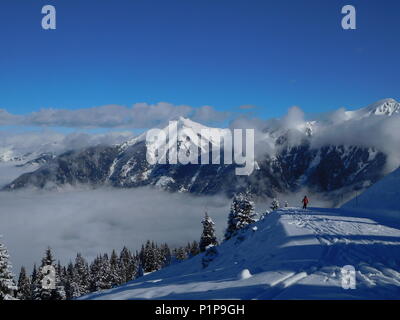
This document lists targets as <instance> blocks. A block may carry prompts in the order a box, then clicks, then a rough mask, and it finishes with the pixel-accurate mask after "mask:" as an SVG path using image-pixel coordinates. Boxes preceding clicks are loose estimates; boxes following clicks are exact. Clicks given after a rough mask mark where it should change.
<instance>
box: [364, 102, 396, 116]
mask: <svg viewBox="0 0 400 320" xmlns="http://www.w3.org/2000/svg"><path fill="white" fill-rule="evenodd" d="M365 110H366V111H367V114H368V115H387V116H391V115H393V114H396V113H400V104H399V103H398V102H397V101H396V100H394V99H392V98H388V99H383V100H379V101H377V102H375V103H373V104H371V105H370V106H368V107H366V108H365Z"/></svg>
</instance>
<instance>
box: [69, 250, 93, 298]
mask: <svg viewBox="0 0 400 320" xmlns="http://www.w3.org/2000/svg"><path fill="white" fill-rule="evenodd" d="M73 269H74V270H73V276H74V283H75V284H76V288H77V292H75V295H76V296H78V297H79V296H81V295H84V294H87V293H89V291H90V290H89V287H90V273H89V266H88V264H87V262H86V260H85V259H84V258H83V257H82V255H81V254H80V253H78V254H77V255H76V258H75V264H74V267H73Z"/></svg>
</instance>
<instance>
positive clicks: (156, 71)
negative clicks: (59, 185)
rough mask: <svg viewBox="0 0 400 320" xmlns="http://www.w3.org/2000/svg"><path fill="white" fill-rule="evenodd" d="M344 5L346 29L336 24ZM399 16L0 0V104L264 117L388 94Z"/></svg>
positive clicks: (394, 76)
mask: <svg viewBox="0 0 400 320" xmlns="http://www.w3.org/2000/svg"><path fill="white" fill-rule="evenodd" d="M46 4H52V5H54V6H55V7H56V9H57V30H55V31H44V30H43V29H42V28H41V18H42V14H41V8H42V6H43V5H46ZM345 4H352V5H354V6H355V7H356V9H357V30H347V31H345V30H343V29H342V28H341V18H342V14H341V12H340V11H341V8H342V6H343V5H345ZM399 13H400V2H399V1H395V0H393V1H390V0H381V1H377V0H368V1H366V0H363V1H359V0H347V1H328V0H303V1H293V0H280V1H267V0H263V1H254V0H230V1H227V0H190V1H189V0H157V1H156V0H113V1H111V0H79V1H77V0H46V1H41V0H35V1H26V0H2V1H1V3H0V41H1V50H0V109H5V110H7V112H9V113H11V114H14V115H21V114H27V113H31V112H33V111H39V110H40V109H42V108H55V109H69V110H76V109H81V108H89V107H96V106H102V105H108V104H117V105H123V106H132V105H133V104H134V103H137V102H146V103H149V104H154V103H157V102H160V101H165V102H169V103H172V104H174V105H181V104H185V105H190V106H193V107H200V106H203V105H211V106H213V107H214V108H215V109H216V110H219V111H231V112H232V111H238V110H239V106H241V105H256V106H257V107H258V108H256V109H254V110H253V112H256V113H257V114H258V115H259V116H261V117H263V118H269V117H280V116H282V115H283V114H285V113H286V111H287V109H288V108H289V107H290V106H292V105H298V106H300V107H301V108H302V109H303V110H304V111H306V112H325V111H329V110H333V109H337V108H339V107H342V106H344V107H347V108H349V109H352V108H359V107H362V106H365V105H368V104H370V103H372V102H375V101H377V100H379V99H382V98H388V97H392V98H395V99H397V100H399V99H400V78H399V74H400V63H399V52H400V41H399V33H400V27H399V24H398V17H399Z"/></svg>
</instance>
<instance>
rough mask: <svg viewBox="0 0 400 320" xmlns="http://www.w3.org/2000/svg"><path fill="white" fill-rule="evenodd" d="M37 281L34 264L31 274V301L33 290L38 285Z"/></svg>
mask: <svg viewBox="0 0 400 320" xmlns="http://www.w3.org/2000/svg"><path fill="white" fill-rule="evenodd" d="M38 281H39V276H38V271H37V267H36V263H35V264H34V265H33V270H32V274H31V299H34V296H33V293H34V291H35V288H36V287H37V285H38Z"/></svg>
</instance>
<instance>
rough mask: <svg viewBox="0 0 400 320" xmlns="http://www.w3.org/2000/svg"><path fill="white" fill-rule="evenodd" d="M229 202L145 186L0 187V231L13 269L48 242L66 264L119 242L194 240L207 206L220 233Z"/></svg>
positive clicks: (30, 259)
mask: <svg viewBox="0 0 400 320" xmlns="http://www.w3.org/2000/svg"><path fill="white" fill-rule="evenodd" d="M229 202H230V200H228V199H226V198H223V197H217V196H215V197H194V196H191V195H187V194H171V193H166V192H163V191H161V190H155V189H150V188H143V189H129V190H115V189H96V190H89V189H83V188H82V189H72V190H64V191H58V192H39V191H28V190H25V191H21V192H0V208H1V209H0V234H3V236H4V238H3V240H2V241H3V242H4V243H5V244H6V245H7V247H8V249H9V252H10V255H11V259H12V262H13V264H14V267H15V268H14V272H18V271H19V270H18V269H17V268H19V267H20V266H21V265H25V266H26V267H28V268H29V269H30V268H32V265H33V263H34V262H37V263H40V259H41V257H42V255H43V253H44V250H45V248H46V247H47V246H51V247H52V248H53V249H54V252H55V256H56V259H60V261H61V262H62V263H63V264H65V263H68V262H69V259H73V258H74V256H75V255H76V253H77V252H81V253H82V254H83V255H84V256H85V257H87V258H89V259H92V258H94V257H95V256H96V255H97V254H98V253H104V252H110V251H111V250H112V249H114V248H115V249H118V250H120V249H122V247H123V246H124V245H126V246H127V247H129V248H131V249H132V250H137V249H138V250H140V245H141V244H142V243H143V242H145V241H146V240H147V239H151V240H155V241H158V242H167V243H169V244H170V245H171V246H179V245H185V244H186V243H187V242H188V241H193V240H197V241H198V240H199V238H200V235H201V231H202V226H201V223H200V222H201V219H202V217H203V215H204V211H205V210H206V209H207V210H208V213H209V215H210V216H211V217H212V218H213V220H214V221H215V223H216V229H217V231H218V234H219V236H222V230H223V229H224V228H225V227H226V217H227V216H228V213H229V204H230V203H229Z"/></svg>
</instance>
